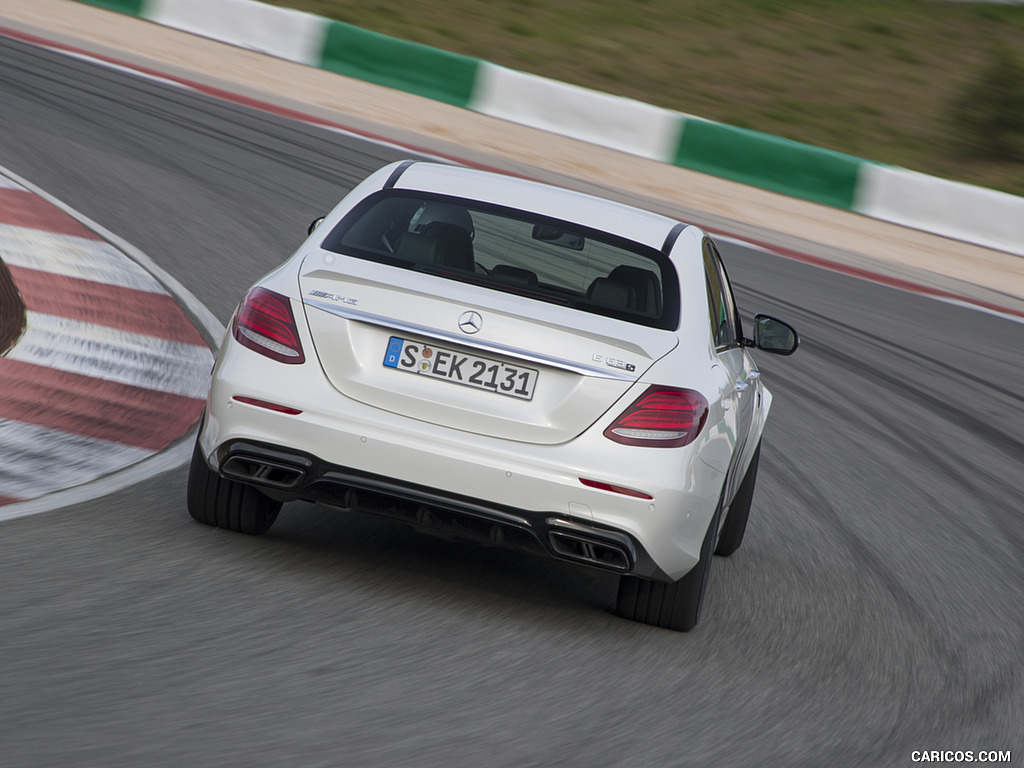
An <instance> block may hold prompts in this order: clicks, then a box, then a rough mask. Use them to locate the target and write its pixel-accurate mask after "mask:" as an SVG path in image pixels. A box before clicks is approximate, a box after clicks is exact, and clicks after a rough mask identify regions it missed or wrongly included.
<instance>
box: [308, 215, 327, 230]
mask: <svg viewBox="0 0 1024 768" xmlns="http://www.w3.org/2000/svg"><path fill="white" fill-rule="evenodd" d="M323 223H324V217H323V216H321V217H320V218H318V219H313V220H312V221H311V222H309V229H307V230H306V234H307V235H312V234H313V230H314V229H316V228H317V227H319V226H320V225H321V224H323Z"/></svg>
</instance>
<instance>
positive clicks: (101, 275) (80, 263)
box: [0, 176, 166, 293]
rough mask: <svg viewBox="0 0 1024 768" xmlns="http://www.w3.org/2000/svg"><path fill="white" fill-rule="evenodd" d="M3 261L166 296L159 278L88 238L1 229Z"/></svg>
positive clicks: (23, 229)
mask: <svg viewBox="0 0 1024 768" xmlns="http://www.w3.org/2000/svg"><path fill="white" fill-rule="evenodd" d="M0 178H3V177H2V176H0ZM0 259H3V260H4V262H5V263H6V264H7V265H8V266H12V267H22V268H24V269H35V270H39V271H41V272H52V273H54V274H57V275H63V276H65V277H74V278H78V279H80V280H92V281H94V282H97V283H106V284H107V285H116V286H118V287H120V288H133V289H135V290H138V291H151V292H159V293H166V291H165V290H164V288H163V286H162V285H160V283H158V282H157V280H156V278H154V277H153V276H152V275H151V274H149V273H148V272H146V270H144V269H143V268H142V267H140V266H138V265H137V264H135V263H134V262H132V261H129V260H128V259H126V258H125V256H124V254H123V253H121V252H120V251H118V250H117V249H115V248H113V247H112V246H111V245H109V244H108V243H105V242H103V241H102V240H93V239H91V238H88V237H73V236H71V235H60V234H55V233H53V232H45V231H43V230H39V229H31V228H28V227H15V226H11V225H6V224H5V225H0Z"/></svg>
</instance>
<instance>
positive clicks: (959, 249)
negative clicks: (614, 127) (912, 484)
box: [0, 0, 1024, 311]
mask: <svg viewBox="0 0 1024 768" xmlns="http://www.w3.org/2000/svg"><path fill="white" fill-rule="evenodd" d="M0 25H4V26H8V27H16V28H20V29H22V30H25V31H29V32H36V33H38V34H41V35H45V36H47V37H48V38H50V39H55V40H62V41H65V42H67V43H69V44H72V45H75V46H78V47H81V48H85V49H88V50H93V51H96V52H98V53H100V54H105V55H109V56H112V57H115V58H117V59H119V60H122V61H129V62H134V63H137V64H140V65H142V66H149V67H152V68H154V69H158V70H159V71H162V72H167V73H170V74H174V75H177V76H180V77H184V78H187V79H191V80H194V81H202V82H206V83H209V84H213V85H216V86H220V87H223V88H225V89H229V90H231V91H233V92H237V93H241V94H245V95H249V96H253V97H257V98H260V99H263V100H266V101H269V102H273V103H275V104H278V105H282V106H285V107H291V108H295V109H300V110H302V111H304V112H306V113H308V114H312V115H316V116H319V117H324V118H327V119H331V120H334V121H337V122H338V123H341V124H344V125H347V126H351V127H355V128H358V129H362V130H368V131H372V132H374V133H376V134H377V135H381V136H385V137H388V138H391V139H393V140H396V141H402V142H408V143H410V144H412V145H414V146H418V147H423V148H427V149H430V150H432V151H435V152H440V153H447V154H450V155H451V156H453V157H459V158H463V159H466V160H469V161H476V162H481V163H489V164H491V165H494V164H500V165H501V167H502V168H503V169H504V170H508V171H511V172H519V173H524V174H527V175H534V176H541V177H542V178H548V179H550V180H553V181H556V182H561V183H568V180H574V179H578V180H581V181H582V182H585V183H586V185H588V186H589V188H590V189H592V190H595V191H598V192H604V193H606V194H609V195H613V196H616V197H620V198H626V199H628V200H629V201H631V202H638V203H640V204H642V205H647V206H648V207H653V208H658V209H661V210H664V211H666V212H675V213H676V215H684V214H687V213H689V212H693V213H694V214H695V215H696V218H695V219H694V220H695V223H699V224H704V225H705V226H711V227H714V228H719V229H723V230H726V231H728V232H730V233H732V234H737V235H741V236H743V235H748V234H750V235H751V236H756V237H758V238H760V239H763V240H767V241H768V242H769V243H770V244H771V245H774V246H781V247H785V248H793V249H797V250H799V249H801V248H802V246H803V245H804V244H806V243H815V244H820V245H824V246H826V253H827V254H828V256H829V258H833V259H834V260H835V261H837V262H842V263H844V264H847V265H850V266H852V267H854V268H860V269H868V270H872V271H879V272H883V273H885V274H887V275H890V276H893V277H896V278H901V279H910V280H914V281H916V282H920V283H922V284H925V285H927V286H929V287H933V288H936V289H939V290H949V291H952V292H954V293H960V294H965V295H969V296H970V297H972V298H974V299H977V300H979V301H985V302H989V303H993V304H997V305H999V306H1005V307H1009V308H1011V309H1014V310H1015V311H1022V310H1024V259H1022V258H1020V257H1016V256H1012V255H1009V254H1005V253H1000V252H996V251H990V250H987V249H984V248H979V247H975V246H972V245H968V244H965V243H961V242H957V241H952V240H948V239H945V238H940V237H936V236H933V235H929V234H926V233H923V232H918V231H914V230H909V229H905V228H902V227H898V226H895V225H890V224H886V223H884V222H880V221H876V220H873V219H869V218H866V217H863V216H859V215H857V214H852V213H847V212H844V211H839V210H835V209H831V208H827V207H824V206H820V205H816V204H813V203H807V202H803V201H798V200H794V199H791V198H786V197H783V196H781V195H777V194H774V193H770V192H765V191H762V190H757V189H753V188H750V187H745V186H743V185H740V184H736V183H733V182H729V181H725V180H722V179H717V178H713V177H709V176H704V175H702V174H698V173H694V172H691V171H687V170H684V169H681V168H675V167H672V166H668V165H665V164H661V163H657V162H653V161H648V160H643V159H639V158H636V157H633V156H630V155H626V154H623V153H620V152H616V151H614V150H608V149H603V148H600V147H595V146H593V145H588V144H584V143H582V142H577V141H573V140H571V139H568V138H564V137H560V136H555V135H551V134H546V133H543V132H540V131H536V130H533V129H529V128H525V127H523V126H519V125H515V124H511V123H507V122H504V121H501V120H497V119H495V118H490V117H487V116H484V115H479V114H476V113H472V112H468V111H465V110H461V109H457V108H453V107H449V106H447V105H444V104H440V103H438V102H433V101H429V100H426V99H422V98H419V97H416V96H412V95H408V94H402V93H398V92H394V91H389V90H387V89H383V88H380V87H377V86H374V85H370V84H368V83H364V82H360V81H355V80H350V79H347V78H344V77H341V76H338V75H334V74H330V73H327V72H324V71H322V70H318V69H313V68H310V67H305V66H302V65H298V64H292V63H289V62H285V61H281V60H278V59H273V58H270V57H268V56H264V55H261V54H257V53H254V52H251V51H246V50H242V49H237V48H232V47H230V46H227V45H224V44H221V43H217V42H214V41H211V40H206V39H203V38H199V37H196V36H193V35H189V34H186V33H182V32H178V31H175V30H172V29H168V28H164V27H160V26H158V25H155V24H151V23H148V22H144V21H140V20H138V19H135V18H132V17H129V16H123V15H120V14H116V13H111V12H107V11H103V10H99V9H97V8H95V7H92V6H88V5H83V4H80V3H76V2H70V0H5V2H4V4H3V6H2V7H0ZM538 169H542V171H541V170H538ZM819 250H820V249H819Z"/></svg>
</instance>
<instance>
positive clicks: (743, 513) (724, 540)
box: [715, 443, 761, 557]
mask: <svg viewBox="0 0 1024 768" xmlns="http://www.w3.org/2000/svg"><path fill="white" fill-rule="evenodd" d="M760 458H761V443H758V444H757V448H755V449H754V456H753V457H752V458H751V459H750V465H749V466H748V467H747V474H745V475H744V476H743V481H742V482H741V483H740V487H739V488H737V489H736V497H735V498H734V499H733V500H732V504H730V505H729V512H728V514H727V515H726V516H725V524H724V525H723V526H722V532H721V534H720V535H719V537H718V546H717V547H715V554H716V555H721V556H722V557H728V556H729V555H731V554H732V553H733V552H735V551H736V550H737V549H739V548H740V544H742V543H743V534H744V533H746V531H747V519H748V518H749V517H750V503H751V501H753V499H754V484H755V483H756V482H757V463H758V461H759V460H760Z"/></svg>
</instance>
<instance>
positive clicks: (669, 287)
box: [322, 190, 679, 329]
mask: <svg viewBox="0 0 1024 768" xmlns="http://www.w3.org/2000/svg"><path fill="white" fill-rule="evenodd" d="M322 247H323V248H325V249H327V250H329V251H334V252H335V253H341V254H345V255H347V256H354V257H356V258H361V259H367V260H370V261H375V262H379V263H385V264H391V265H394V266H396V267H403V268H405V269H414V270H418V271H422V272H427V273H429V274H432V275H437V276H440V277H445V278H448V279H450V280H457V281H459V282H464V283H472V284H474V285H479V286H482V287H484V288H488V289H491V290H495V291H502V292H503V293H513V294H516V295H519V296H524V297H527V298H530V299H535V300H537V301H543V302H547V303H553V304H561V305H564V306H568V307H572V308H574V309H578V310H580V311H583V312H590V313H593V314H599V315H606V316H610V317H615V318H618V319H621V320H626V321H628V322H632V323H637V324H640V325H647V326H651V327H655V328H665V329H674V328H675V327H676V326H677V324H678V317H679V294H678V290H677V289H676V279H675V271H674V270H673V268H672V263H671V261H669V259H668V258H667V257H666V256H665V255H664V254H662V253H660V252H659V251H656V250H654V249H652V248H648V247H646V246H643V245H640V244H638V243H635V242H632V241H629V240H624V239H622V238H618V237H615V236H614V235H609V234H608V233H605V232H598V231H594V230H590V229H584V228H581V227H578V226H574V225H572V224H570V223H567V222H564V221H559V220H555V219H549V218H546V217H543V216H537V215H533V214H528V213H524V212H523V211H519V210H513V209H508V208H500V207H497V206H487V205H483V204H480V203H476V202H473V201H467V200H462V199H457V198H449V197H439V196H428V195H424V194H422V193H417V194H410V193H408V192H399V191H394V190H392V191H388V192H382V193H378V194H377V195H375V196H373V197H371V198H369V199H368V200H366V201H364V202H363V203H361V204H360V205H359V206H357V207H356V209H354V210H353V211H352V213H350V214H349V215H348V216H346V217H345V218H344V219H343V220H342V221H341V222H340V223H339V224H338V226H336V227H335V228H334V230H333V231H331V232H330V234H328V235H327V237H326V239H325V240H324V241H323V245H322Z"/></svg>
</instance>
